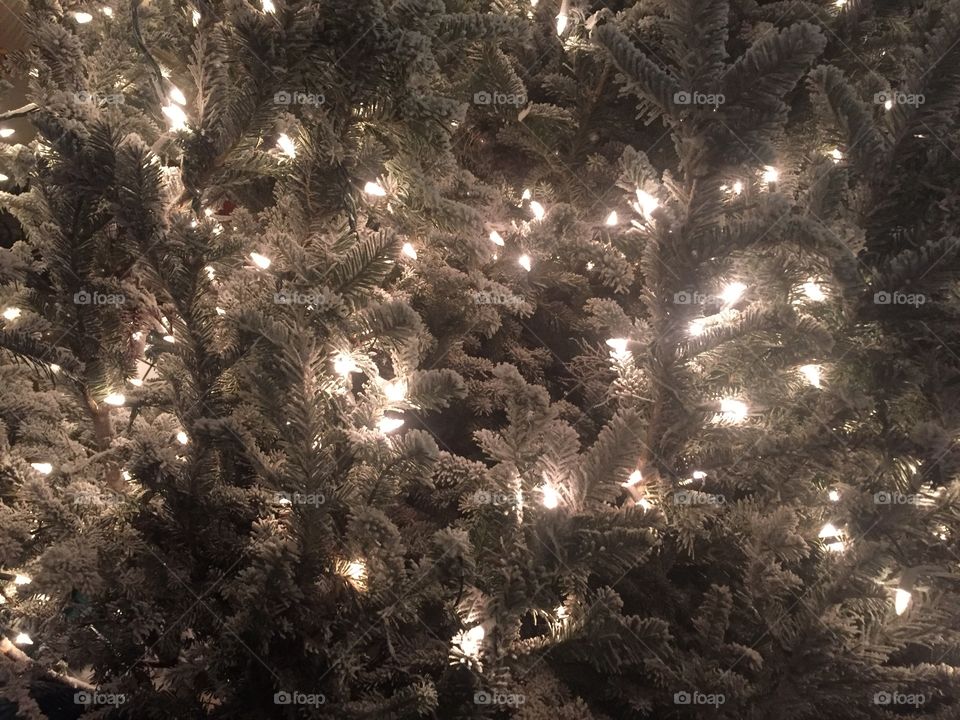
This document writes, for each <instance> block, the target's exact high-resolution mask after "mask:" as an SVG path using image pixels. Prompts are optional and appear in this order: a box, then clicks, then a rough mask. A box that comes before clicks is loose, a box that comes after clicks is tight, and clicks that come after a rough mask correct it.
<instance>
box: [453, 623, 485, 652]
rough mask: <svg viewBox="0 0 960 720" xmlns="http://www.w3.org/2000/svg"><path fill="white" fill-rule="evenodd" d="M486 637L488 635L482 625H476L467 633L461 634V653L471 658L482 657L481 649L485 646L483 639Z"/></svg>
mask: <svg viewBox="0 0 960 720" xmlns="http://www.w3.org/2000/svg"><path fill="white" fill-rule="evenodd" d="M485 635H486V633H485V632H484V630H483V626H482V625H475V626H474V627H472V628H470V629H469V630H467V631H466V632H463V633H460V635H459V637H458V640H459V642H458V644H459V645H460V652H462V653H463V654H464V655H466V656H467V657H471V658H475V657H477V656H478V655H480V649H481V647H482V646H483V638H484V636H485Z"/></svg>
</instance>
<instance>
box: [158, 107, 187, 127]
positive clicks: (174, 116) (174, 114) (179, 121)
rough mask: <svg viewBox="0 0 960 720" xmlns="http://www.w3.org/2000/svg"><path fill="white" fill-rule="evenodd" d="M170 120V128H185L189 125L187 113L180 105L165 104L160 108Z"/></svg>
mask: <svg viewBox="0 0 960 720" xmlns="http://www.w3.org/2000/svg"><path fill="white" fill-rule="evenodd" d="M160 109H161V110H162V111H163V114H164V115H166V116H167V120H169V121H170V129H171V130H173V131H176V130H183V129H185V128H186V127H187V114H186V113H185V112H184V111H183V108H182V107H180V106H179V105H164V106H163V107H162V108H160Z"/></svg>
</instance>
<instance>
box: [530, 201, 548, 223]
mask: <svg viewBox="0 0 960 720" xmlns="http://www.w3.org/2000/svg"><path fill="white" fill-rule="evenodd" d="M530 212H532V213H533V217H535V218H536V219H537V220H543V218H544V217H545V216H546V214H547V211H546V210H544V209H543V205H541V204H540V203H538V202H537V201H536V200H531V201H530Z"/></svg>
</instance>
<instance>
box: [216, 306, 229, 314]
mask: <svg viewBox="0 0 960 720" xmlns="http://www.w3.org/2000/svg"><path fill="white" fill-rule="evenodd" d="M216 311H217V315H220V316H223V315H226V314H227V311H226V310H224V309H223V308H222V307H218V308H216Z"/></svg>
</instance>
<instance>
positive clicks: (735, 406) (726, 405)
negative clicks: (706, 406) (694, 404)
mask: <svg viewBox="0 0 960 720" xmlns="http://www.w3.org/2000/svg"><path fill="white" fill-rule="evenodd" d="M746 418H747V404H746V403H745V402H743V401H742V400H737V399H736V398H723V399H722V400H721V401H720V415H719V418H718V419H719V421H721V422H732V423H738V422H743V421H744V420H746Z"/></svg>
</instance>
